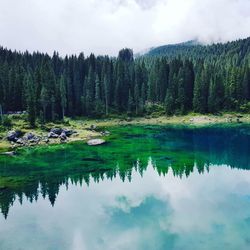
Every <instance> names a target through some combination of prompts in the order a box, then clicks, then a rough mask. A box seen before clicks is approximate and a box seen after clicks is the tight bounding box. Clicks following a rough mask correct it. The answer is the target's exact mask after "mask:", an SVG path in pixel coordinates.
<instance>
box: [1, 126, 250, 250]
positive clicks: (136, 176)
mask: <svg viewBox="0 0 250 250" xmlns="http://www.w3.org/2000/svg"><path fill="white" fill-rule="evenodd" d="M249 169H250V127H249V126H244V125H239V126H232V127H209V128H184V127H158V126H124V127H116V128H111V136H110V137H109V138H108V142H107V144H106V145H103V146H100V147H89V146H87V145H86V144H84V143H79V142H78V143H74V144H69V145H58V146H50V147H40V148H31V149H21V150H20V151H19V152H18V155H17V156H15V157H6V156H1V157H0V212H1V214H0V249H1V250H8V249H11V250H12V249H15V250H16V249H23V250H29V249H30V250H34V249H36V250H40V249H42V250H44V249H46V250H47V249H51V250H56V249H60V250H64V249H67V250H68V249H70V250H78V249H79V250H80V249H81V250H82V249H83V250H85V249H87V250H99V249H100V250H104V249H107V250H113V249H114V250H128V249H129V250H130V249H135V250H166V249H170V250H171V249H176V250H177V249H178V250H181V249H185V250H189V249H190V250H196V249H197V250H201V249H208V250H211V249H218V250H219V249H237V250H238V249H243V250H244V249H246V250H248V249H250V171H249Z"/></svg>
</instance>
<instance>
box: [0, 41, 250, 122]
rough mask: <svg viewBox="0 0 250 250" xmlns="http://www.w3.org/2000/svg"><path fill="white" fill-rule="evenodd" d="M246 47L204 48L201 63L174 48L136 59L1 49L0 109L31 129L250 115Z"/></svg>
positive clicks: (249, 56)
mask: <svg viewBox="0 0 250 250" xmlns="http://www.w3.org/2000/svg"><path fill="white" fill-rule="evenodd" d="M249 41H250V39H245V40H239V41H237V42H233V43H230V46H229V45H228V44H225V45H223V44H221V45H218V46H215V45H212V46H211V48H210V49H208V48H207V46H203V47H204V51H203V53H202V54H201V56H200V57H199V56H198V53H194V55H195V56H194V55H193V56H192V53H191V54H190V52H189V53H183V54H182V53H181V54H180V53H179V50H178V49H177V50H176V51H177V52H176V57H174V56H173V53H174V52H173V51H172V52H171V56H168V55H167V54H165V55H159V56H153V57H152V56H144V57H139V58H136V59H135V58H134V55H133V51H132V50H131V49H123V50H121V51H120V52H119V55H118V57H117V58H111V57H108V56H97V57H96V56H95V55H93V54H91V55H90V56H88V57H85V56H84V54H83V53H81V54H80V55H78V56H76V55H72V56H66V57H64V58H62V57H60V56H59V54H58V53H57V52H55V53H54V54H53V56H49V55H47V54H42V53H38V52H36V53H33V54H30V53H28V52H25V53H20V52H16V51H11V50H8V49H4V48H0V110H1V113H2V111H3V113H7V112H10V111H12V112H15V111H23V110H26V111H27V113H28V119H29V122H30V124H31V125H32V126H34V125H35V122H36V120H38V119H39V120H40V121H41V122H48V121H55V120H60V119H64V117H65V116H68V117H76V116H91V117H101V116H108V115H110V114H129V115H138V116H139V115H140V116H143V115H145V114H150V113H152V112H162V113H166V114H167V115H173V114H186V113H188V112H190V111H194V112H198V113H218V112H220V111H243V112H249V111H250V103H249V102H250V72H249V59H250V52H249V47H250V43H249ZM197 46H198V51H200V50H201V45H197ZM223 46H224V47H223ZM186 47H187V46H186ZM216 48H217V50H218V51H217V52H216ZM223 48H224V49H223ZM228 48H230V49H228ZM187 50H188V47H187ZM206 51H208V52H207V57H205V56H204V53H205V54H206ZM211 51H215V52H216V53H215V52H214V53H213V54H212V55H211Z"/></svg>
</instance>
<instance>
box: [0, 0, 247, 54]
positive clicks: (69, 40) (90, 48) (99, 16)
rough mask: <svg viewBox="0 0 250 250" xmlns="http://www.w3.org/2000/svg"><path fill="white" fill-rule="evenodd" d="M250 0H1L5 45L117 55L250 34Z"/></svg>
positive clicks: (0, 25) (0, 27)
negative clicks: (123, 49) (124, 52)
mask: <svg viewBox="0 0 250 250" xmlns="http://www.w3.org/2000/svg"><path fill="white" fill-rule="evenodd" d="M249 27H250V0H0V45H1V46H3V47H8V48H10V49H16V50H20V51H25V50H28V51H30V52H33V51H41V52H47V53H49V54H52V53H53V51H55V50H56V51H58V52H59V53H60V54H61V55H66V54H78V53H80V52H84V54H86V55H89V54H90V53H91V52H93V53H95V54H97V55H110V56H115V55H117V53H118V51H119V50H120V49H121V48H125V47H129V48H132V49H133V50H134V52H140V51H143V50H144V49H147V48H151V47H156V46H159V45H164V44H169V43H178V42H184V41H188V40H193V39H198V40H199V41H201V42H204V43H212V42H225V41H230V40H235V39H239V38H246V37H248V36H250V28H249Z"/></svg>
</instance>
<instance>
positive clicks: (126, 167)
mask: <svg viewBox="0 0 250 250" xmlns="http://www.w3.org/2000/svg"><path fill="white" fill-rule="evenodd" d="M109 129H110V131H111V135H110V137H108V138H107V143H106V144H104V145H102V146H100V147H94V148H93V147H89V146H87V145H86V144H83V143H79V142H75V143H72V144H63V145H55V146H53V147H51V146H41V147H36V148H21V149H19V150H18V151H17V156H14V157H9V156H1V157H0V165H1V168H0V209H1V211H2V213H3V215H4V216H5V217H7V215H8V212H9V208H10V206H12V205H13V204H14V202H15V200H16V199H18V200H19V201H20V202H22V201H23V199H24V198H25V197H26V198H27V199H28V200H29V201H30V202H33V201H36V200H37V199H38V197H39V194H42V196H43V197H48V199H49V200H50V202H51V204H52V205H54V203H55V201H56V197H57V195H58V193H59V188H60V186H61V185H66V186H67V185H68V183H75V184H77V183H78V184H79V183H80V184H82V183H86V184H87V185H91V182H92V181H94V182H99V181H101V180H103V179H104V178H108V179H113V178H115V177H117V176H119V177H120V178H121V179H122V180H123V181H124V180H129V181H131V178H132V174H131V173H132V171H133V170H136V171H138V172H139V173H140V174H141V175H143V173H144V171H145V170H146V169H147V167H148V166H149V165H153V167H154V168H155V170H156V171H157V172H158V173H159V174H160V175H165V174H167V173H168V171H169V170H171V171H172V172H173V174H174V175H175V176H176V177H180V178H182V177H184V176H186V177H188V176H189V175H190V174H191V173H192V172H193V171H195V170H196V169H197V170H198V172H199V173H203V172H204V171H209V167H210V164H214V165H216V164H218V165H219V164H225V165H227V166H229V167H232V168H240V169H250V165H249V163H250V159H249V157H250V152H249V150H250V145H249V144H250V133H249V131H250V128H249V126H247V125H241V124H238V125H235V126H231V127H228V128H226V129H225V128H224V127H223V126H219V125H217V126H211V127H200V128H187V127H183V126H167V127H166V126H164V127H161V126H153V125H144V126H135V125H125V126H120V127H118V126H115V127H109ZM239 155H240V156H241V157H239Z"/></svg>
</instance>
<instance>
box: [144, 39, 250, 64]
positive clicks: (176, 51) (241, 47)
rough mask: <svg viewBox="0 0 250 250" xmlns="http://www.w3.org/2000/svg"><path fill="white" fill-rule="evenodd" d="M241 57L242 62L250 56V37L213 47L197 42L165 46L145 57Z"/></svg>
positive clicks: (154, 49) (207, 58)
mask: <svg viewBox="0 0 250 250" xmlns="http://www.w3.org/2000/svg"><path fill="white" fill-rule="evenodd" d="M236 54H237V55H239V59H240V60H242V59H244V58H246V57H249V54H250V37H249V38H246V39H240V40H237V41H233V42H227V43H217V44H212V45H202V44H200V43H199V42H197V41H195V40H194V41H188V42H186V43H180V44H173V45H164V46H160V47H156V48H153V49H151V50H150V51H149V52H148V53H146V54H145V55H144V56H150V57H155V56H164V57H169V58H173V57H184V58H189V59H206V60H211V59H214V58H215V57H217V58H218V57H219V58H220V59H223V58H228V57H230V58H233V57H234V55H236Z"/></svg>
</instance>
